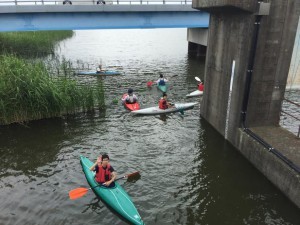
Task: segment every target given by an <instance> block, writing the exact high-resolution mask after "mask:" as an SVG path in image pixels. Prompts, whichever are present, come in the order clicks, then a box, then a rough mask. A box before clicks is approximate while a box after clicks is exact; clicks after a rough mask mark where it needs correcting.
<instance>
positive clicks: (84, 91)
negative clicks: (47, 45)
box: [0, 55, 105, 125]
mask: <svg viewBox="0 0 300 225" xmlns="http://www.w3.org/2000/svg"><path fill="white" fill-rule="evenodd" d="M65 66H66V65H62V67H65ZM104 105H105V104H104V93H103V86H102V82H101V81H99V82H95V83H92V84H87V83H85V84H79V83H78V82H76V80H74V79H72V77H70V76H66V75H65V76H53V75H50V73H49V71H48V70H47V69H46V66H45V64H44V63H42V62H35V63H31V62H28V61H26V60H25V59H20V58H18V57H16V56H12V55H2V56H0V124H2V125H3V124H10V123H16V122H17V123H21V122H24V121H30V120H37V119H43V118H50V117H61V116H63V115H68V114H74V113H76V112H88V111H94V110H95V108H103V107H104Z"/></svg>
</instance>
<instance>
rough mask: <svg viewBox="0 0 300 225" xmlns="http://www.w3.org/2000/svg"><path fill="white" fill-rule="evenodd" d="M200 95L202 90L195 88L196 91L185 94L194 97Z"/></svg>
mask: <svg viewBox="0 0 300 225" xmlns="http://www.w3.org/2000/svg"><path fill="white" fill-rule="evenodd" d="M201 95H203V91H199V90H196V91H193V92H191V93H189V94H187V95H186V97H196V96H201Z"/></svg>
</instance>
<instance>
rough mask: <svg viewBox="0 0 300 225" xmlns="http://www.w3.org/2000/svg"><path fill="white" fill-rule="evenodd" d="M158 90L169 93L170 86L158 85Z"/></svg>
mask: <svg viewBox="0 0 300 225" xmlns="http://www.w3.org/2000/svg"><path fill="white" fill-rule="evenodd" d="M157 88H158V89H159V90H161V91H162V92H167V90H168V84H165V85H159V84H157Z"/></svg>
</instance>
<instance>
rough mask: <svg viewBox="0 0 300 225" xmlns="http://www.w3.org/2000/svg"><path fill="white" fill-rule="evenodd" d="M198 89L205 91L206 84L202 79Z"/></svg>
mask: <svg viewBox="0 0 300 225" xmlns="http://www.w3.org/2000/svg"><path fill="white" fill-rule="evenodd" d="M198 90H199V91H204V84H203V82H202V81H200V83H199V84H198Z"/></svg>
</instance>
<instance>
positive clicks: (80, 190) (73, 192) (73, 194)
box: [69, 171, 140, 200]
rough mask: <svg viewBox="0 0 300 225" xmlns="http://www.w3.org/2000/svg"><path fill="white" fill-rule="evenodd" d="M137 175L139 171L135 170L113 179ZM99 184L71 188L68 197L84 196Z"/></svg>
mask: <svg viewBox="0 0 300 225" xmlns="http://www.w3.org/2000/svg"><path fill="white" fill-rule="evenodd" d="M137 175H138V176H140V172H138V171H136V172H134V173H130V174H127V175H125V176H123V177H119V178H117V179H116V180H115V181H117V180H121V179H124V178H131V177H133V176H137ZM101 185H102V184H99V185H96V186H94V187H91V188H82V187H80V188H76V189H73V190H71V191H70V192H69V197H70V199H72V200H74V199H77V198H81V197H82V196H84V195H85V194H86V193H87V192H88V191H89V190H92V189H94V188H96V187H99V186H101Z"/></svg>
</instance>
